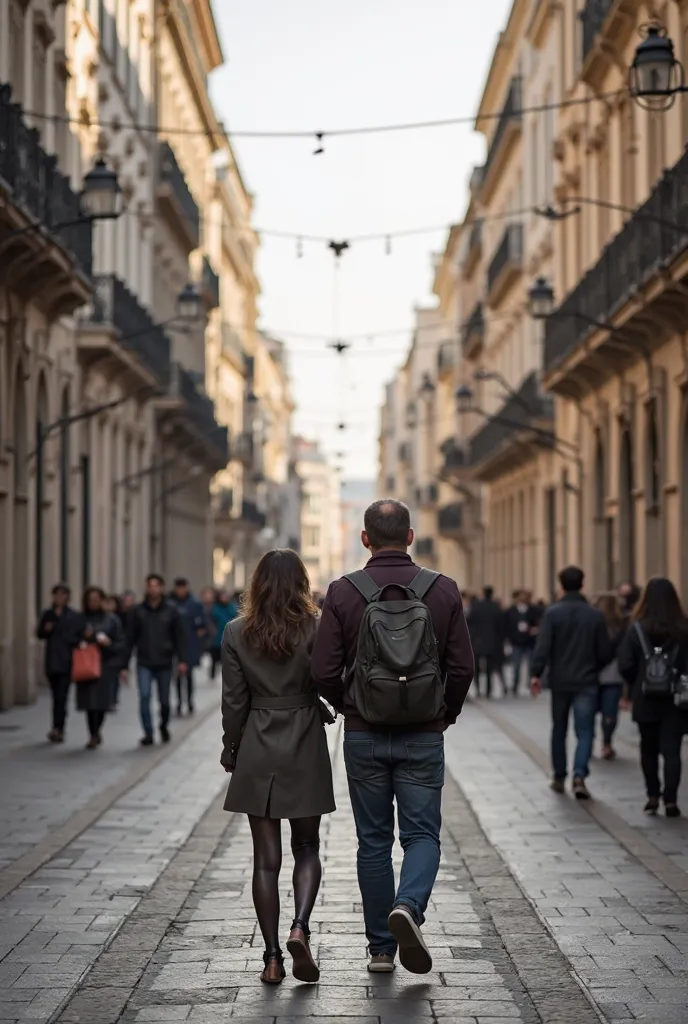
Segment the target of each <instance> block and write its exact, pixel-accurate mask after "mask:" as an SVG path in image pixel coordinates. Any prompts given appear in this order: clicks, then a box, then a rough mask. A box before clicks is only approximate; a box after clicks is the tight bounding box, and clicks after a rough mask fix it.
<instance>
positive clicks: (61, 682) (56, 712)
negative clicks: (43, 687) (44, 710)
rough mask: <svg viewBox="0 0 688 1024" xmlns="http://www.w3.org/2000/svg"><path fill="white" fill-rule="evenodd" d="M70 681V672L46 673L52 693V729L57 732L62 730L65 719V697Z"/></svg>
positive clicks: (67, 693)
mask: <svg viewBox="0 0 688 1024" xmlns="http://www.w3.org/2000/svg"><path fill="white" fill-rule="evenodd" d="M71 681H72V680H71V672H49V673H48V682H49V683H50V689H51V690H52V695H53V729H55V730H57V732H64V727H65V722H66V721H67V697H68V696H69V687H70V684H71Z"/></svg>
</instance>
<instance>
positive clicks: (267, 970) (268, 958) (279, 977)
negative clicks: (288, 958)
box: [260, 949, 286, 985]
mask: <svg viewBox="0 0 688 1024" xmlns="http://www.w3.org/2000/svg"><path fill="white" fill-rule="evenodd" d="M263 963H264V964H265V967H264V968H263V973H262V974H261V976H260V980H261V981H262V982H263V983H264V984H265V985H280V984H281V983H282V981H284V978H285V977H286V972H285V970H284V957H283V956H282V950H281V949H273V950H267V951H266V952H265V953H263Z"/></svg>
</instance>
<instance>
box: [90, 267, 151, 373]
mask: <svg viewBox="0 0 688 1024" xmlns="http://www.w3.org/2000/svg"><path fill="white" fill-rule="evenodd" d="M94 284H95V294H94V297H93V300H92V303H91V306H90V309H89V310H88V311H87V312H86V313H85V315H84V316H83V317H82V318H81V319H80V321H79V332H78V335H77V345H78V349H79V356H80V358H81V360H82V362H83V363H85V364H86V365H87V366H90V365H91V364H92V363H95V362H98V364H99V367H101V368H105V367H106V366H107V365H109V366H110V367H111V368H112V370H113V371H114V372H117V373H124V374H126V375H127V376H128V377H130V378H131V380H132V382H133V383H134V384H136V383H138V384H146V383H149V384H151V386H152V387H154V388H155V387H156V386H163V387H164V386H166V385H167V383H168V382H169V379H170V368H171V362H170V340H169V338H168V337H167V335H166V334H165V332H164V330H163V329H162V327H159V326H158V325H157V324H155V322H154V321H153V318H152V317H151V315H150V313H149V312H148V311H147V310H146V309H144V308H143V306H142V305H141V304H140V303H139V300H138V299H137V298H136V296H135V295H134V294H133V293H132V292H130V291H129V289H128V288H127V286H126V285H125V284H124V282H123V281H121V280H120V279H119V278H118V277H116V276H115V275H114V274H101V275H99V276H97V277H96V278H95V279H94Z"/></svg>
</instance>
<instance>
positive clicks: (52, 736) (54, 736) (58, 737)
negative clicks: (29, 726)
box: [48, 729, 64, 743]
mask: <svg viewBox="0 0 688 1024" xmlns="http://www.w3.org/2000/svg"><path fill="white" fill-rule="evenodd" d="M48 739H49V740H50V742H51V743H64V733H63V732H60V730H59V729H51V730H50V732H49V733H48Z"/></svg>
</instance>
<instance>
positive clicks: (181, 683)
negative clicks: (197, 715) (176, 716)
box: [176, 665, 194, 711]
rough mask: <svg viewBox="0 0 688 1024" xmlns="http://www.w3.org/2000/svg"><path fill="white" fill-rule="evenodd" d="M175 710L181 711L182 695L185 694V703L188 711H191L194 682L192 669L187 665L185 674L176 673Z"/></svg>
mask: <svg viewBox="0 0 688 1024" xmlns="http://www.w3.org/2000/svg"><path fill="white" fill-rule="evenodd" d="M176 682H177V710H178V711H181V709H182V705H183V704H184V693H186V703H187V705H188V708H189V711H193V691H194V680H193V668H192V667H191V666H190V665H189V667H188V668H187V670H186V673H184V674H182V673H180V672H177V680H176Z"/></svg>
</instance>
